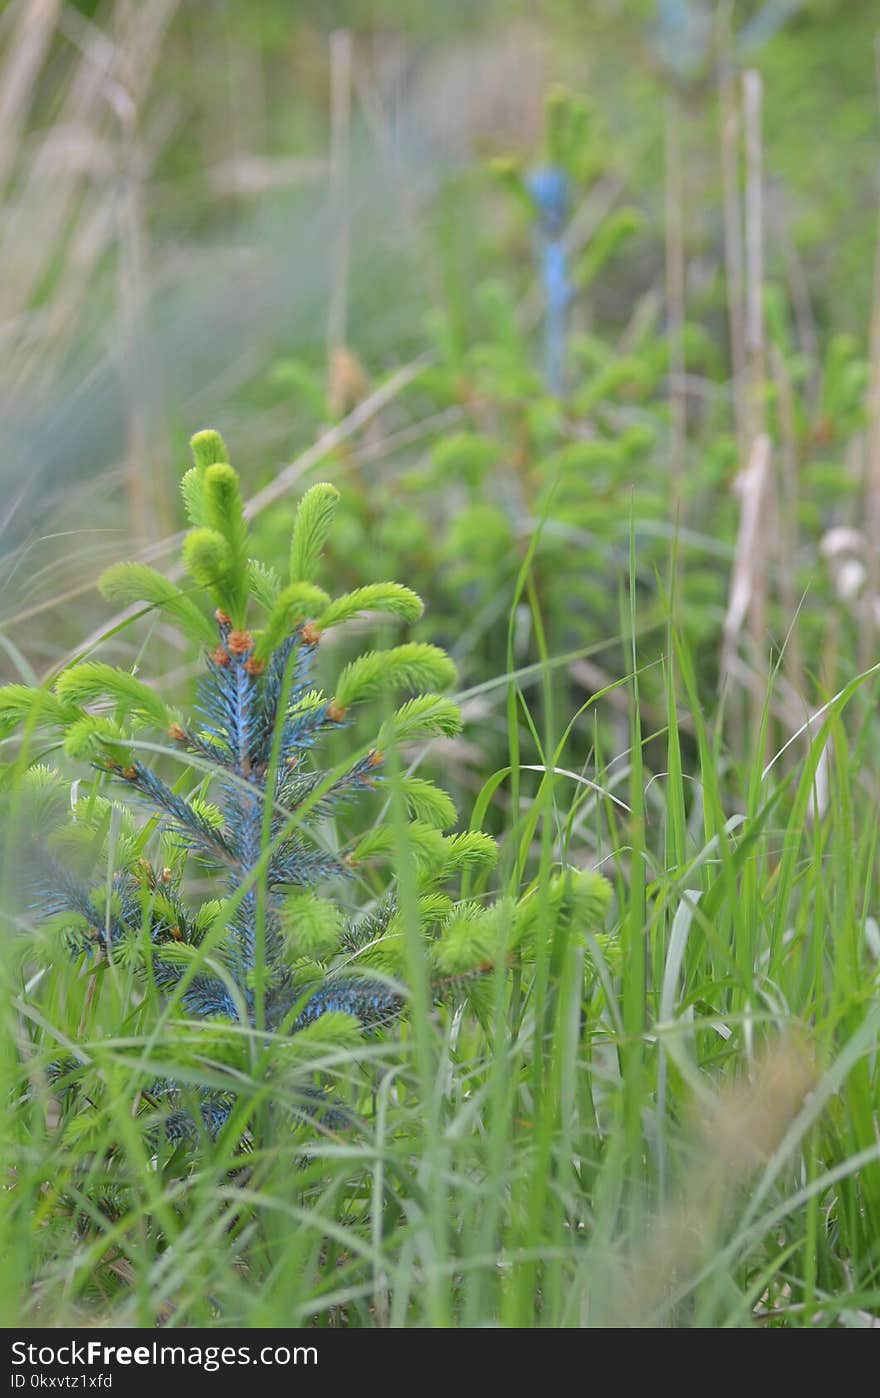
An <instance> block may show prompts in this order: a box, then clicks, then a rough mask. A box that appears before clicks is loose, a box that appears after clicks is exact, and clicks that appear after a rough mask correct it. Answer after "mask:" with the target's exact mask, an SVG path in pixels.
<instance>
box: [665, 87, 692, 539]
mask: <svg viewBox="0 0 880 1398" xmlns="http://www.w3.org/2000/svg"><path fill="white" fill-rule="evenodd" d="M681 125H682V120H681V104H680V102H679V99H678V95H677V94H676V93H674V92H673V93H670V95H669V96H668V97H667V99H666V325H667V332H666V333H667V338H668V343H669V411H670V424H671V432H670V455H669V499H670V510H671V515H672V519H673V522H674V523H675V524H676V525H677V524H678V523H679V516H680V513H681V504H682V487H683V483H684V457H685V446H686V439H687V396H686V390H685V354H684V317H685V251H684V172H683V168H682V153H681Z"/></svg>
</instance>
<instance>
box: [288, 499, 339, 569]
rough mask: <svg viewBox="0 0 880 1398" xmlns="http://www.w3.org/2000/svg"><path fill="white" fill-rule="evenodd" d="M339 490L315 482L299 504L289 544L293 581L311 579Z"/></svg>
mask: <svg viewBox="0 0 880 1398" xmlns="http://www.w3.org/2000/svg"><path fill="white" fill-rule="evenodd" d="M338 504H339V491H338V490H337V489H336V487H335V486H332V485H327V484H318V485H313V486H312V488H311V490H307V491H306V493H305V495H304V496H303V497H302V499H301V500H300V502H299V505H298V506H297V510H296V515H295V517H294V521H293V538H292V539H291V544H290V581H291V582H292V583H296V582H309V581H310V580H311V579H312V578H313V577H314V574H315V571H316V570H317V567H318V561H319V559H320V557H321V553H322V552H323V549H324V544H325V543H326V540H327V535H328V534H329V532H330V526H331V524H332V522H333V516H334V514H335V512H336V507H337V505H338Z"/></svg>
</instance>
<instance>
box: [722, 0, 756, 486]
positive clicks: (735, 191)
mask: <svg viewBox="0 0 880 1398" xmlns="http://www.w3.org/2000/svg"><path fill="white" fill-rule="evenodd" d="M718 46H719V53H720V57H719V64H718V89H719V104H720V109H721V182H722V191H723V204H724V265H725V273H726V279H727V316H728V327H729V335H730V363H731V369H732V372H733V398H734V413H735V418H736V435H737V441H738V443H739V459H740V466H741V467H742V466H745V464H746V461H747V460H748V454H749V445H748V439H747V430H746V406H745V386H746V346H745V317H744V294H745V293H744V286H745V273H744V254H743V213H742V200H741V198H740V181H739V135H740V117H739V110H738V105H737V93H736V87H735V85H734V82H733V70H732V64H731V59H730V6H729V5H726V6H725V7H724V9H723V11H722V19H721V23H720V25H719V36H718Z"/></svg>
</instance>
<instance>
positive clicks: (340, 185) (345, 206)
mask: <svg viewBox="0 0 880 1398" xmlns="http://www.w3.org/2000/svg"><path fill="white" fill-rule="evenodd" d="M351 57H352V43H351V33H350V31H349V30H348V29H336V30H334V32H333V33H332V34H331V36H330V229H331V235H330V236H331V249H330V293H329V296H330V299H329V309H328V313H327V364H328V374H329V381H328V396H330V397H332V396H333V378H334V361H335V359H336V357H337V356H338V355H339V353H340V351H341V350H344V349H345V346H346V343H347V331H348V272H349V260H350V242H351V209H350V203H349V190H348V182H349V148H350V127H351Z"/></svg>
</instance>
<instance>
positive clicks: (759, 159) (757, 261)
mask: <svg viewBox="0 0 880 1398" xmlns="http://www.w3.org/2000/svg"><path fill="white" fill-rule="evenodd" d="M761 100H762V88H761V78H760V75H759V74H758V73H757V72H756V71H755V70H754V69H749V70H748V71H747V72H746V73H744V74H743V117H744V122H745V137H746V243H745V247H746V262H745V274H746V278H745V291H746V303H745V304H746V314H745V353H746V368H747V394H748V397H747V405H746V424H747V426H746V431H747V437H748V441H749V444H750V445H749V451H750V460H754V459H755V456H756V453H759V454H760V455H761V456H762V457H763V456H764V455H765V454H766V456H767V459H768V463H769V453H770V444H769V441H768V442H767V446H766V449H765V448H763V447H761V448H760V449H759V443H762V442H763V441H764V440H765V433H766V423H765V410H764V393H765V364H764V312H763V304H762V298H763V291H764V192H763V154H762V140H761ZM773 495H774V491H773V479H772V473H771V472H770V470H769V465H768V470H767V471H766V473H765V477H764V478H763V480H762V495H761V504H760V509H759V511H758V515H757V518H756V520H755V524H754V528H755V534H754V538H753V540H752V547H751V550H750V558H751V567H752V579H751V586H750V599H749V610H748V632H749V639H750V642H751V648H752V664H753V666H754V667H755V668H756V670H757V672H758V675H759V676H760V677H761V681H762V682H761V685H760V690H761V692H760V694H759V693H758V692H757V688H758V687H757V686H756V693H755V703H754V712H753V718H754V719H755V721H756V723H757V724H760V721H761V712H762V707H763V703H764V695H765V693H766V685H765V684H764V683H763V681H764V679H765V677H766V671H767V657H766V650H767V601H768V561H769V560H768V550H769V544H770V537H771V536H770V530H769V525H770V519H771V516H772V514H773V513H774V510H775V502H774V500H773Z"/></svg>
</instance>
